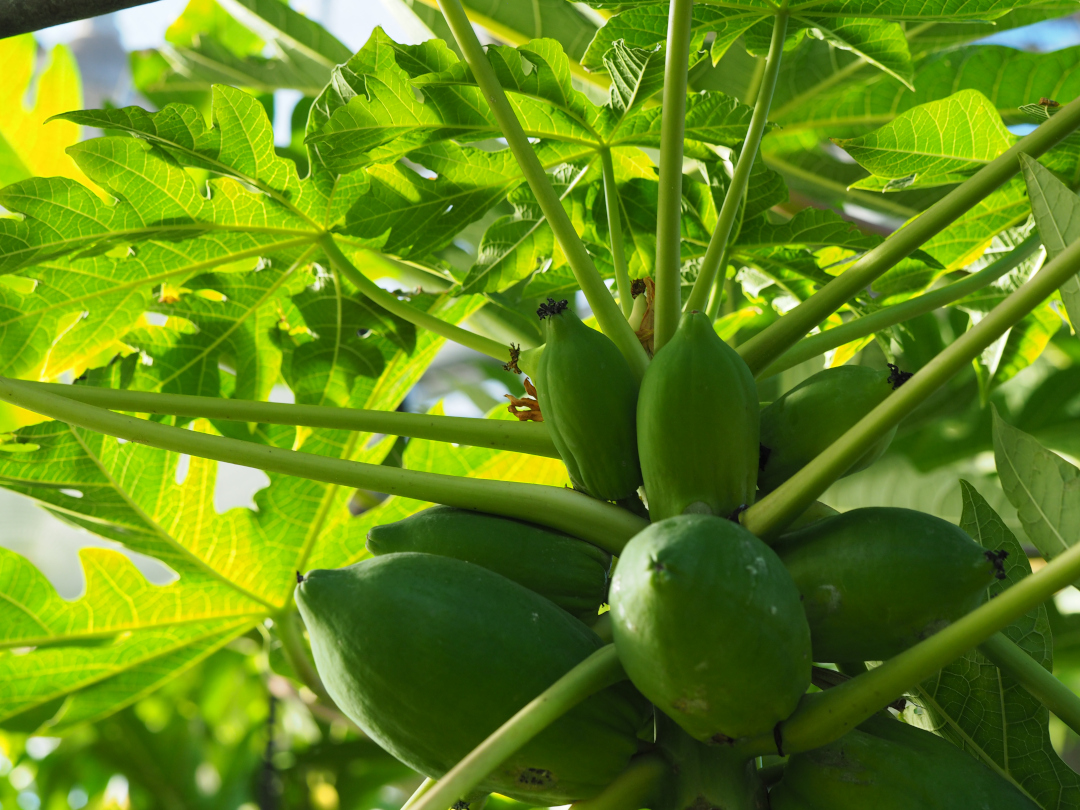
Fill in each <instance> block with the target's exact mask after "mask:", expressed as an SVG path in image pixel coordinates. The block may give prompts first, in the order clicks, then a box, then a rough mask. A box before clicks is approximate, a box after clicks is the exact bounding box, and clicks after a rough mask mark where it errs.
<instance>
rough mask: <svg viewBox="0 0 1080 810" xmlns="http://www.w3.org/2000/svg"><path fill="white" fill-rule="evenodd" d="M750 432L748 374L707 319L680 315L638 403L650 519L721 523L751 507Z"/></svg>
mask: <svg viewBox="0 0 1080 810" xmlns="http://www.w3.org/2000/svg"><path fill="white" fill-rule="evenodd" d="M758 426H759V415H758V398H757V388H756V386H755V385H754V376H753V375H752V374H751V373H750V369H749V368H747V366H746V363H744V362H743V360H742V358H741V357H739V355H738V354H737V353H736V352H735V350H734V349H732V348H731V347H730V346H728V345H727V344H726V343H724V341H722V340H721V339H720V337H719V336H718V335H717V334H716V332H715V330H714V329H713V326H712V322H711V321H710V320H709V317H708V316H707V315H705V314H703V313H700V312H690V313H687V314H686V315H684V316H683V318H682V321H681V322H680V324H679V328H678V330H677V331H676V332H675V335H674V337H672V338H671V340H669V341H668V342H667V343H666V344H665V345H664V347H663V348H662V349H660V351H659V352H657V353H656V356H655V357H654V358H653V360H652V363H650V364H649V368H648V370H647V371H646V372H645V377H644V379H642V381H641V395H640V396H639V397H638V418H637V431H638V434H637V435H638V450H639V454H640V456H641V471H642V474H643V476H644V479H645V494H646V495H647V496H648V500H649V515H650V516H651V517H652V519H653V520H654V521H657V520H664V519H665V518H669V517H674V516H675V515H681V514H683V513H700V514H709V515H719V516H720V517H728V516H730V515H731V514H732V513H734V512H736V511H737V510H739V509H740V508H742V507H745V506H749V505H750V504H751V503H753V500H754V492H755V490H756V488H757V483H756V482H757V472H758V450H759V444H758Z"/></svg>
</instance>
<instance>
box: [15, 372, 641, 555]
mask: <svg viewBox="0 0 1080 810" xmlns="http://www.w3.org/2000/svg"><path fill="white" fill-rule="evenodd" d="M0 400H3V401H4V402H10V403H11V404H12V405H15V406H17V407H20V408H24V409H26V410H28V411H33V412H34V413H39V414H43V415H45V416H49V417H51V418H53V419H58V420H60V421H61V422H67V423H68V424H71V425H76V426H78V427H82V428H86V429H87V430H93V431H97V432H99V433H104V434H106V435H108V436H116V437H119V438H121V439H127V440H128V441H131V442H138V443H140V444H146V445H149V446H150V447H158V448H161V449H163V450H171V451H172V452H174V453H187V454H188V455H192V456H197V457H199V458H209V459H214V460H215V461H225V462H228V463H230V464H238V465H240V466H242V467H254V468H256V469H259V470H266V471H268V472H275V473H281V474H283V475H295V476H297V477H300V478H309V479H311V480H313V481H324V482H326V483H329V484H340V485H342V486H347V487H354V488H358V489H368V490H373V491H375V492H385V493H386V494H388V495H400V496H403V497H406V498H416V499H418V500H423V501H433V502H435V503H442V504H446V505H448V506H456V507H458V508H460V509H473V510H476V511H480V512H490V513H491V514H494V515H502V516H504V517H511V518H520V519H522V520H529V521H532V522H534V523H539V524H540V525H542V526H550V527H551V528H553V529H558V530H560V531H564V532H567V533H568V534H573V535H574V536H576V537H580V538H581V539H583V540H588V541H589V542H591V543H595V544H596V545H598V546H600V547H601V548H603V549H605V550H607V551H610V552H612V553H614V554H617V553H618V552H619V551H620V550H622V547H623V546H624V545H626V542H627V541H628V540H629V539H630V538H631V537H633V536H634V535H635V534H637V533H638V532H639V531H641V530H642V529H643V528H645V527H646V526H647V525H648V522H647V521H645V520H642V519H641V518H639V517H636V516H634V515H631V514H630V513H629V512H627V511H626V510H624V509H620V508H619V507H617V506H613V505H611V504H609V503H604V502H603V501H597V500H594V499H592V498H590V497H588V496H586V495H582V494H581V493H578V492H574V491H573V490H569V489H560V488H558V487H549V486H541V485H539V484H518V483H514V482H507V481H486V480H479V479H475V478H463V477H460V476H456V475H439V474H437V473H428V472H419V471H417V470H403V469H400V468H397V467H386V466H382V465H379V464H363V463H360V462H356V461H345V460H343V459H337V458H326V457H324V456H318V455H314V454H312V453H300V452H297V451H295V450H282V449H281V448H278V447H268V446H266V445H262V444H256V443H254V442H246V441H240V440H238V439H227V438H223V437H221V436H211V435H208V434H205V433H196V432H195V431H192V430H184V429H183V428H177V427H170V426H168V425H159V424H157V423H156V422H150V421H147V420H145V419H136V418H134V417H131V416H124V415H122V414H117V413H113V412H112V411H107V410H104V409H102V408H96V407H94V406H93V405H86V404H84V403H82V402H76V401H75V400H73V399H69V398H67V397H59V396H56V395H55V394H51V393H47V392H46V391H43V390H41V389H40V388H35V387H33V386H29V385H27V384H26V383H24V382H21V381H19V380H11V379H7V378H4V377H0Z"/></svg>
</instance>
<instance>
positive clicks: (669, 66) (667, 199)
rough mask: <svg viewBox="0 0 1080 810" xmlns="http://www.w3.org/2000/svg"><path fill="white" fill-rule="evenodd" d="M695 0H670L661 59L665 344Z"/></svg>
mask: <svg viewBox="0 0 1080 810" xmlns="http://www.w3.org/2000/svg"><path fill="white" fill-rule="evenodd" d="M693 10H694V0H671V6H670V8H669V10H668V31H667V52H666V54H665V61H664V93H663V114H662V117H661V119H660V161H659V167H658V174H659V178H660V188H659V197H658V199H657V214H656V297H655V299H654V300H653V345H654V347H655V351H660V348H661V347H662V346H663V345H664V344H665V343H667V342H668V341H669V340H670V339H671V336H672V335H674V334H675V330H676V329H677V328H678V326H679V316H680V313H681V312H682V274H681V273H680V268H681V266H682V261H681V256H680V250H681V244H682V179H683V141H684V134H685V132H686V81H687V65H688V64H689V61H690V19H691V14H692V12H693Z"/></svg>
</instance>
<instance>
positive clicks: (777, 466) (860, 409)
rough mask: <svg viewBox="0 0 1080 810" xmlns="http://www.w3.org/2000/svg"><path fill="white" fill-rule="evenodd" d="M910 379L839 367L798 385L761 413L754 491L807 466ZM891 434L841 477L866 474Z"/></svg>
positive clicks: (897, 372)
mask: <svg viewBox="0 0 1080 810" xmlns="http://www.w3.org/2000/svg"><path fill="white" fill-rule="evenodd" d="M910 376H911V375H910V374H907V373H906V372H903V371H900V370H899V369H897V368H896V366H890V367H889V370H887V371H877V370H875V369H872V368H870V367H868V366H838V367H836V368H827V369H825V370H824V371H819V372H818V373H817V374H814V375H813V376H811V377H808V378H807V379H805V380H803V381H802V382H801V383H799V384H798V385H796V386H795V387H794V388H792V389H791V390H790V391H788V392H787V393H786V394H784V395H783V396H781V397H780V398H779V399H777V400H776V401H775V402H773V403H771V404H770V405H769V406H768V407H766V408H765V409H764V410H762V411H761V472H760V474H759V475H758V486H759V487H760V488H761V491H762V492H770V491H772V490H774V489H776V488H777V487H778V486H780V485H781V484H782V483H784V482H785V481H786V480H787V479H789V478H790V477H791V476H793V475H794V474H795V473H797V472H798V471H799V470H800V469H802V468H803V467H805V466H806V465H807V464H809V463H810V462H811V461H812V460H813V459H814V458H815V457H816V456H817V455H819V454H820V453H821V452H822V451H823V450H825V448H827V447H828V446H829V445H830V444H832V443H833V442H835V441H836V440H837V439H839V438H840V437H841V436H843V435H844V434H845V433H847V431H848V430H849V429H850V428H852V427H853V426H854V425H855V423H857V422H858V421H859V420H860V419H862V418H863V417H864V416H866V415H867V414H868V413H870V411H872V410H873V409H874V408H876V407H877V406H878V405H880V404H881V403H882V402H883V401H884V400H885V398H886V397H887V396H888V395H889V394H891V393H892V392H893V390H894V389H895V388H898V387H899V386H900V385H902V384H903V382H904V381H905V380H907V378H908V377H910ZM895 435H896V428H895V427H894V428H892V429H891V430H888V431H886V432H885V433H884V434H882V436H881V438H879V439H878V440H877V441H876V442H875V443H874V445H873V446H872V447H870V448H869V449H868V450H867V451H866V452H865V453H864V454H863V455H862V456H861V457H860V458H859V460H858V461H856V462H855V463H854V464H853V465H852V466H851V467H850V468H849V469H848V471H847V472H846V473H844V474H845V475H851V474H852V473H854V472H858V471H859V470H863V469H866V468H867V467H869V466H870V465H871V464H873V463H874V462H875V461H877V460H878V459H879V458H881V455H882V454H883V453H884V452H885V451H886V450H887V449H888V448H889V444H890V443H891V442H892V440H893V437H894V436H895Z"/></svg>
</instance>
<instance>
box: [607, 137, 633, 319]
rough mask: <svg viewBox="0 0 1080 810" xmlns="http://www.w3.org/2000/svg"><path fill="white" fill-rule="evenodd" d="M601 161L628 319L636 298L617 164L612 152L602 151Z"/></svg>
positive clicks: (614, 258)
mask: <svg viewBox="0 0 1080 810" xmlns="http://www.w3.org/2000/svg"><path fill="white" fill-rule="evenodd" d="M600 160H601V162H602V164H603V167H604V202H605V204H606V206H607V221H608V233H609V234H610V235H611V260H612V262H613V263H614V265H615V286H616V288H617V289H618V290H619V307H620V308H621V309H622V313H623V315H624V316H625V317H626V318H629V317H630V313H631V312H632V311H633V310H634V296H633V295H632V294H631V293H630V269H629V268H628V267H627V264H626V249H625V247H624V245H623V232H622V204H621V203H620V202H619V188H618V186H617V185H615V164H614V163H613V162H612V160H611V150H610V149H602V150H601V151H600Z"/></svg>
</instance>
